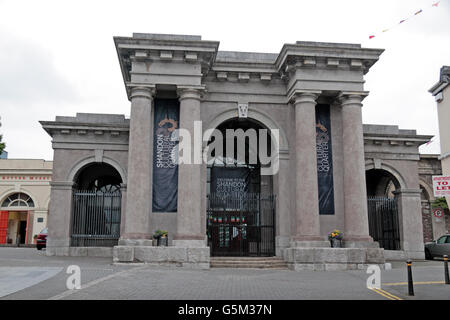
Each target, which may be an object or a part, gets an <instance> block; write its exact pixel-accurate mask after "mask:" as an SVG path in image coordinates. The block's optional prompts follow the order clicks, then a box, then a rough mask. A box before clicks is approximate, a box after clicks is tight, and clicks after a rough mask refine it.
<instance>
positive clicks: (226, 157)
mask: <svg viewBox="0 0 450 320" xmlns="http://www.w3.org/2000/svg"><path fill="white" fill-rule="evenodd" d="M216 129H217V132H216V134H214V135H213V136H212V137H211V140H210V142H211V144H210V146H211V145H213V144H214V143H217V145H219V146H220V145H221V146H222V149H220V152H222V154H218V153H212V154H211V160H210V162H209V165H208V166H207V168H206V170H207V181H206V185H207V187H206V189H207V190H206V193H207V199H208V200H207V225H208V243H209V246H210V247H211V254H212V255H213V256H217V255H225V256H273V255H275V229H274V224H275V206H274V205H275V203H274V196H273V179H272V176H271V175H264V174H262V166H263V163H261V161H260V160H261V159H260V156H261V152H260V151H261V150H259V148H260V147H264V143H263V142H261V141H264V140H261V139H262V136H261V134H265V133H266V132H267V129H268V128H267V127H265V126H264V125H263V124H262V123H261V122H259V121H257V120H255V119H248V118H247V119H239V118H232V119H228V120H225V121H224V122H222V123H221V124H219V125H218V126H217V128H216ZM261 129H262V130H266V131H259V130H261ZM239 131H240V133H239ZM219 133H220V134H219ZM231 133H233V135H232V134H231ZM267 133H268V134H269V135H270V132H267ZM234 134H236V135H238V136H239V134H242V136H240V137H239V138H237V137H236V136H235V135H234ZM217 139H223V140H217ZM240 139H242V140H240ZM216 140H217V141H216ZM266 142H267V147H268V148H267V149H268V150H270V149H271V148H270V146H271V138H270V136H269V137H267V140H266ZM240 144H241V146H242V148H243V149H245V150H240V149H241V148H239V146H240ZM230 148H233V149H232V150H231V152H230ZM216 150H217V149H216ZM220 152H219V153H220ZM264 152H265V151H264ZM264 152H263V153H264ZM230 154H232V155H233V156H230Z"/></svg>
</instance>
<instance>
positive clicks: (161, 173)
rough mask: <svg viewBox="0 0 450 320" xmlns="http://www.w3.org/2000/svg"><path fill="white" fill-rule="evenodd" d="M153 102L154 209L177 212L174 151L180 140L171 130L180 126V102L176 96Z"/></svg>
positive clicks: (176, 166)
mask: <svg viewBox="0 0 450 320" xmlns="http://www.w3.org/2000/svg"><path fill="white" fill-rule="evenodd" d="M154 103H155V108H154V111H155V112H154V115H155V116H154V119H155V121H154V125H153V197H152V210H153V211H154V212H176V211H177V197H178V164H177V162H176V161H174V159H175V158H174V157H175V155H174V152H176V151H177V148H178V140H175V139H173V137H172V132H173V131H174V130H175V129H178V127H179V117H180V104H179V102H178V100H177V99H155V102H154Z"/></svg>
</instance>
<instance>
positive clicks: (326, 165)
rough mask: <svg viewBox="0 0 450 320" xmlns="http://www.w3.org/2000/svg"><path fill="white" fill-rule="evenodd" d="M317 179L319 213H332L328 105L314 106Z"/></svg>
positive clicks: (331, 163) (332, 194)
mask: <svg viewBox="0 0 450 320" xmlns="http://www.w3.org/2000/svg"><path fill="white" fill-rule="evenodd" d="M316 151H317V179H318V185H319V214H334V187H333V156H332V154H333V152H332V147H331V121H330V106H329V105H322V104H319V105H317V106H316Z"/></svg>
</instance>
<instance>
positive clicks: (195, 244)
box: [172, 239, 206, 248]
mask: <svg viewBox="0 0 450 320" xmlns="http://www.w3.org/2000/svg"><path fill="white" fill-rule="evenodd" d="M172 244H173V246H175V247H179V248H204V247H206V239H202V240H198V239H189V240H188V239H178V240H177V239H174V240H172Z"/></svg>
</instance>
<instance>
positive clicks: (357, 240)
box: [343, 235, 380, 248]
mask: <svg viewBox="0 0 450 320" xmlns="http://www.w3.org/2000/svg"><path fill="white" fill-rule="evenodd" d="M343 244H344V247H345V248H379V247H380V245H379V244H378V242H376V241H373V239H372V237H370V236H351V235H349V236H345V237H344V240H343Z"/></svg>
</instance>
